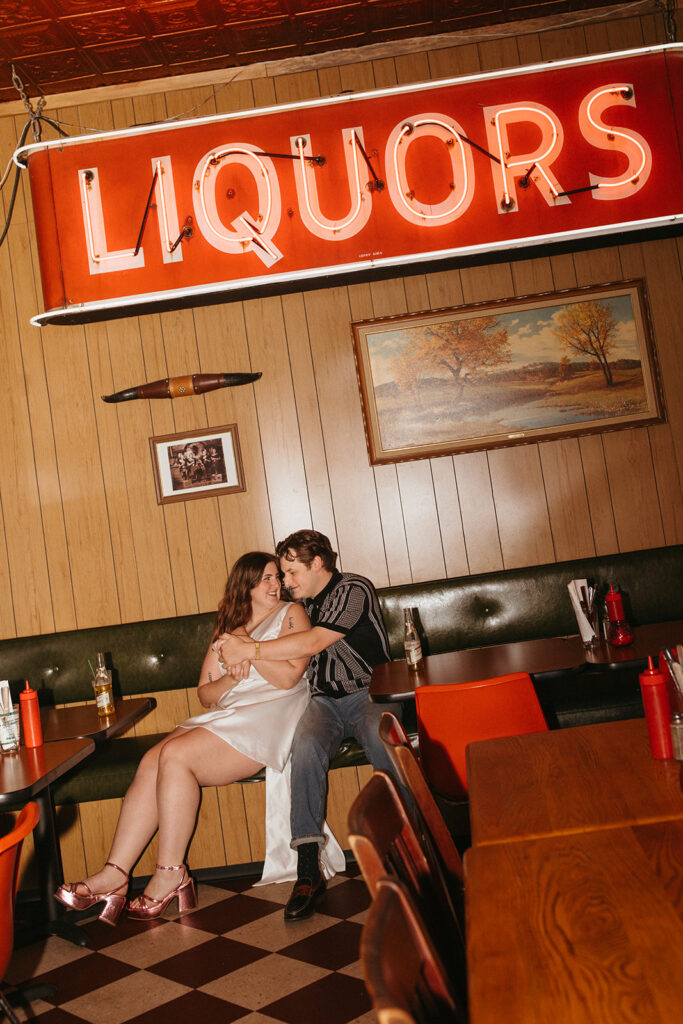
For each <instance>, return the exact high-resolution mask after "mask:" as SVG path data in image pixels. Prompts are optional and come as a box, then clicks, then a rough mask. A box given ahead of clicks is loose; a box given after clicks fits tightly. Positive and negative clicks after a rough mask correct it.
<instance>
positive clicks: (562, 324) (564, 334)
mask: <svg viewBox="0 0 683 1024" xmlns="http://www.w3.org/2000/svg"><path fill="white" fill-rule="evenodd" d="M616 330H617V322H616V320H615V319H614V317H613V316H612V312H611V310H610V308H609V306H608V305H607V303H606V302H596V301H592V302H573V303H571V304H570V305H568V306H564V307H563V308H562V310H561V312H560V313H559V314H558V316H557V320H556V326H555V327H553V333H554V334H555V335H556V336H557V338H558V339H559V342H560V344H561V345H562V347H563V348H564V349H565V350H569V351H570V352H580V353H581V354H582V355H588V356H591V357H592V358H593V359H594V360H595V361H596V363H597V365H598V366H599V367H600V369H601V370H602V372H603V374H604V376H605V382H606V384H607V386H608V387H612V385H613V384H614V379H613V377H612V368H611V366H610V364H609V360H608V356H609V354H610V352H611V351H612V349H613V348H614V343H615V338H614V336H615V334H616Z"/></svg>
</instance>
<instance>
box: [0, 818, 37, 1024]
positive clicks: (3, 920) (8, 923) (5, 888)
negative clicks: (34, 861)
mask: <svg viewBox="0 0 683 1024" xmlns="http://www.w3.org/2000/svg"><path fill="white" fill-rule="evenodd" d="M39 815H40V811H39V809H38V804H36V803H33V802H31V803H28V804H26V806H25V807H24V808H23V810H22V811H21V814H20V815H19V817H18V818H17V820H16V824H15V826H14V828H13V829H12V831H11V832H10V833H9V835H6V836H3V837H2V839H0V979H2V978H3V977H4V975H5V971H6V970H7V965H8V963H9V961H10V957H11V956H12V947H13V945H14V901H15V899H16V895H17V881H18V877H19V855H20V854H21V846H22V843H23V842H24V839H25V838H26V836H27V835H28V834H29V832H32V831H33V829H34V828H35V827H36V824H37V822H38V817H39ZM0 1007H1V1008H2V1010H3V1012H4V1013H5V1014H6V1015H7V1017H8V1018H9V1020H10V1021H12V1024H18V1022H17V1018H16V1017H15V1015H14V1013H13V1011H12V1008H11V1007H10V1005H9V1003H8V1002H7V1000H6V998H5V997H4V996H3V994H2V993H1V992H0Z"/></svg>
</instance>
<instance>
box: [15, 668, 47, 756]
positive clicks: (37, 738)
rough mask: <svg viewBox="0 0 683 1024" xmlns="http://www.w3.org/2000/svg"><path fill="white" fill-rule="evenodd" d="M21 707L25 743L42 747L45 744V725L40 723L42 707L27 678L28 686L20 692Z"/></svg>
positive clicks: (28, 745) (29, 745)
mask: <svg viewBox="0 0 683 1024" xmlns="http://www.w3.org/2000/svg"><path fill="white" fill-rule="evenodd" d="M19 707H20V708H21V729H22V732H23V734H24V745H25V746H27V747H40V746H42V744H43V727H42V726H41V724H40V708H39V706H38V694H37V693H36V691H35V690H32V689H31V687H30V686H29V685H28V679H27V680H26V686H25V688H24V689H23V690H22V691H21V693H20V694H19Z"/></svg>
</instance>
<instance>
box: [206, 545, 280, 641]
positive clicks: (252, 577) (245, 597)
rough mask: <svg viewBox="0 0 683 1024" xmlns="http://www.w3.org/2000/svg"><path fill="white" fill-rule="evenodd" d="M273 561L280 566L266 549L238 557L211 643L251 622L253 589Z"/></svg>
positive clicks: (220, 605)
mask: <svg viewBox="0 0 683 1024" xmlns="http://www.w3.org/2000/svg"><path fill="white" fill-rule="evenodd" d="M270 562H274V563H275V565H276V566H277V558H276V557H275V555H271V554H269V553H268V552H267V551H247V553H246V555H242V556H241V558H238V559H237V561H236V562H235V564H234V565H233V567H232V569H231V571H230V575H229V576H228V580H227V583H226V584H225V593H224V594H223V597H222V599H221V602H220V604H219V605H218V613H217V615H216V628H215V630H214V632H213V636H212V638H211V640H212V642H213V641H214V640H215V639H216V637H218V636H220V634H221V633H230V632H231V631H232V630H233V629H237V627H238V626H244V625H245V623H247V622H248V621H249V616H250V615H251V593H250V591H252V590H253V589H254V587H256V586H258V584H259V583H260V582H261V577H262V576H263V573H264V571H265V568H266V566H267V565H268V564H269V563H270Z"/></svg>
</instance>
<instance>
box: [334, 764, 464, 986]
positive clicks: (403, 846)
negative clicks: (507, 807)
mask: <svg viewBox="0 0 683 1024" xmlns="http://www.w3.org/2000/svg"><path fill="white" fill-rule="evenodd" d="M349 844H350V846H351V850H352V851H353V855H354V857H355V858H356V861H357V862H358V865H359V867H360V869H361V871H362V873H363V878H364V879H365V883H366V885H367V887H368V889H369V890H370V894H371V896H372V897H373V899H374V898H375V896H376V894H377V892H378V888H379V884H380V882H381V880H382V879H383V878H387V877H390V878H394V879H398V880H399V881H400V882H402V883H403V884H404V885H405V886H406V888H407V889H408V891H409V893H410V895H411V897H412V898H413V900H414V901H415V904H416V906H417V907H418V909H419V911H420V913H421V914H422V917H423V918H424V920H425V923H426V924H427V927H428V929H429V932H430V934H431V936H432V938H433V941H434V945H435V946H436V947H437V949H439V951H440V954H441V958H442V960H443V961H444V963H446V964H447V965H448V968H449V970H450V971H451V976H452V978H453V981H454V984H456V983H457V985H458V988H459V990H460V991H461V992H462V994H463V1000H464V993H465V991H466V986H467V982H466V967H465V943H464V938H463V935H464V913H463V906H462V889H460V893H459V898H458V896H457V894H456V898H455V899H454V897H453V894H452V892H451V890H450V888H449V885H448V883H447V881H446V879H445V877H444V875H443V872H442V870H441V866H440V864H439V863H438V861H437V859H436V858H435V857H434V856H433V853H432V851H431V850H430V849H429V848H428V847H426V846H425V845H424V844H423V843H422V842H421V840H420V837H419V835H418V831H417V828H416V826H415V824H414V822H413V819H412V817H411V815H410V812H409V811H408V808H407V807H406V805H405V801H404V800H403V797H402V796H401V794H400V792H399V790H398V786H397V784H396V783H395V782H394V780H393V779H392V778H391V777H390V776H389V775H387V774H386V773H385V772H374V774H373V775H372V777H371V778H370V780H369V781H368V783H367V784H366V785H365V786H364V787H363V789H362V790H361V791H360V793H359V794H358V796H357V797H356V799H355V800H354V802H353V804H352V805H351V808H350V810H349Z"/></svg>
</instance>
